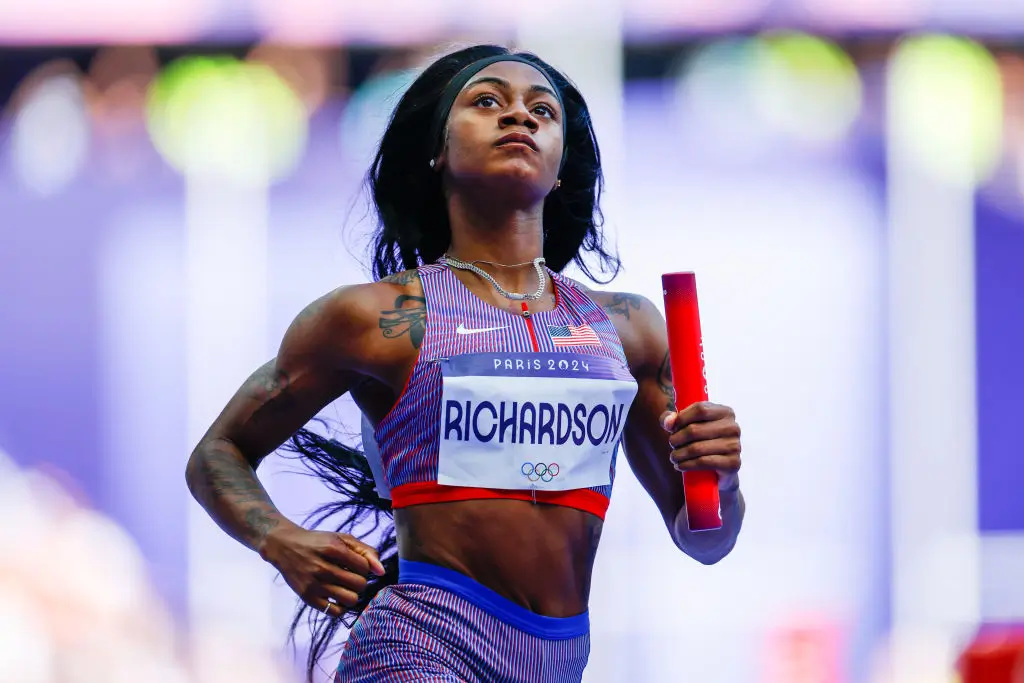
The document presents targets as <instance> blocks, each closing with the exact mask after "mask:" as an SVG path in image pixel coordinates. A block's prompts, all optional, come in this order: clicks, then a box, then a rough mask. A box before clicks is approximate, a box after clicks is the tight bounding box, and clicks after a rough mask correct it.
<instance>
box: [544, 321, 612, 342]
mask: <svg viewBox="0 0 1024 683" xmlns="http://www.w3.org/2000/svg"><path fill="white" fill-rule="evenodd" d="M548 334H549V335H551V342H552V343H553V344H554V345H555V347H564V346H600V345H601V340H600V339H598V338H597V332H594V328H592V327H591V326H590V325H548Z"/></svg>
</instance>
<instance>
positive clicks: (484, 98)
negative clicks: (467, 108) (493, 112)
mask: <svg viewBox="0 0 1024 683" xmlns="http://www.w3.org/2000/svg"><path fill="white" fill-rule="evenodd" d="M473 104H474V106H477V107H486V108H487V109H490V108H491V106H493V105H496V104H498V98H496V97H495V96H494V95H481V96H480V97H478V98H476V99H475V100H474V101H473Z"/></svg>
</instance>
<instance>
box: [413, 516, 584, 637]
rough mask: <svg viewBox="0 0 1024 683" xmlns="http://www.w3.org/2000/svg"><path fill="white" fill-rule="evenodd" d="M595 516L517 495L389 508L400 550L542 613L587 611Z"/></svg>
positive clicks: (552, 614)
mask: <svg viewBox="0 0 1024 683" xmlns="http://www.w3.org/2000/svg"><path fill="white" fill-rule="evenodd" d="M602 524H603V522H602V520H601V519H600V518H599V517H597V516H595V515H593V514H591V513H589V512H584V511H582V510H577V509H574V508H570V507H564V506H560V505H544V504H535V503H532V502H527V501H521V500H500V499H497V500H494V499H492V500H463V501H457V502H445V503H430V504H426V505H415V506H412V507H406V508H401V509H399V510H395V525H396V528H397V532H398V549H399V555H400V556H401V557H402V558H403V559H406V560H414V561H417V562H428V563H431V564H435V565H440V566H442V567H447V568H448V569H453V570H455V571H457V572H460V573H462V574H464V575H466V576H468V577H470V578H471V579H473V580H474V581H476V582H477V583H480V584H481V585H483V586H485V587H487V588H489V589H491V590H492V591H494V592H495V593H497V594H499V595H501V596H502V597H504V598H506V599H508V600H511V601H512V602H514V603H516V604H517V605H520V606H521V607H525V608H526V609H528V610H530V611H532V612H535V613H537V614H541V615H544V616H547V617H571V616H575V615H577V614H580V613H582V612H584V611H586V609H587V602H588V599H589V596H590V578H591V572H592V569H593V566H594V557H595V555H596V553H597V545H598V541H599V539H600V536H601V527H602Z"/></svg>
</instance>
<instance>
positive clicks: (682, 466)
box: [675, 455, 740, 473]
mask: <svg viewBox="0 0 1024 683" xmlns="http://www.w3.org/2000/svg"><path fill="white" fill-rule="evenodd" d="M675 468H676V469H677V470H678V471H680V472H689V471H691V470H717V471H718V472H723V473H731V472H736V471H738V470H739V468H740V456H738V455H705V456H704V457H702V458H694V459H691V460H683V461H682V462H678V463H676V464H675Z"/></svg>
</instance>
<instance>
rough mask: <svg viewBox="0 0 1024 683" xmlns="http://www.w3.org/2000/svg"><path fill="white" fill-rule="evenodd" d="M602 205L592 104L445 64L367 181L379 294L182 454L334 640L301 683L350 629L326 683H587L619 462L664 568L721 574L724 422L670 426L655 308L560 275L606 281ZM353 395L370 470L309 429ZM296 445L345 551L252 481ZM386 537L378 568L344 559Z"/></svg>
mask: <svg viewBox="0 0 1024 683" xmlns="http://www.w3.org/2000/svg"><path fill="white" fill-rule="evenodd" d="M600 182H601V168H600V157H599V154H598V148H597V143H596V142H595V140H594V134H593V130H592V127H591V121H590V116H589V113H588V110H587V107H586V104H585V103H584V101H583V98H582V96H581V95H580V93H579V92H578V90H577V89H576V88H575V87H574V86H573V85H572V84H571V83H570V82H569V81H568V80H566V78H565V77H564V76H563V75H562V74H560V73H559V72H558V71H556V70H555V69H553V68H552V67H551V66H549V65H548V64H546V63H544V62H543V61H541V60H540V59H538V58H537V57H535V56H533V55H529V54H512V53H510V52H509V51H507V50H506V49H504V48H500V47H494V46H479V47H474V48H470V49H466V50H462V51H460V52H455V53H453V54H450V55H447V56H445V57H443V58H441V59H439V60H438V61H437V62H435V63H434V64H432V65H431V66H430V67H429V68H427V69H426V70H425V71H424V72H423V73H422V75H420V76H419V78H418V79H417V80H416V81H415V82H414V83H413V84H412V86H411V87H410V88H409V89H408V91H407V92H406V93H405V95H404V96H403V97H402V99H401V101H400V102H399V104H398V106H397V108H396V110H395V112H394V116H393V118H392V120H391V122H390V124H389V126H388V128H387V131H386V133H385V134H384V137H383V139H382V141H381V144H380V149H379V151H378V153H377V155H376V159H375V160H374V163H373V166H372V168H371V170H370V174H369V184H370V187H371V189H372V195H373V199H374V202H375V205H376V209H377V212H378V214H379V219H380V227H379V231H378V233H377V235H376V243H375V259H374V264H373V265H374V274H375V276H376V277H377V278H379V280H378V281H377V282H374V283H371V284H364V285H358V286H352V287H343V288H340V289H338V290H336V291H333V292H331V293H329V294H327V295H325V296H324V297H323V298H321V299H320V300H318V301H316V302H315V303H313V304H311V305H310V306H309V307H308V308H307V309H306V310H305V311H303V312H302V313H301V314H300V315H299V316H298V317H297V318H296V319H295V321H294V322H293V324H292V325H291V327H290V328H289V329H288V331H287V333H286V334H285V337H284V340H283V342H282V344H281V347H280V350H279V352H278V354H277V357H276V358H274V359H273V360H271V361H270V362H269V363H267V364H266V365H265V366H264V367H262V368H260V369H259V370H257V371H256V373H255V374H254V375H253V376H252V377H251V378H250V379H249V380H248V381H247V382H246V383H245V384H244V386H242V388H241V389H240V390H239V391H238V393H237V394H236V395H235V396H234V397H233V398H232V399H231V401H230V403H228V405H227V407H226V408H225V409H224V411H223V413H222V414H221V415H220V416H219V417H218V418H217V420H216V421H215V422H214V423H213V425H212V426H211V427H210V430H209V432H208V433H207V434H206V435H205V436H204V437H203V439H202V440H201V442H200V443H199V444H198V446H197V447H196V449H195V451H194V452H193V453H192V456H191V458H190V460H189V463H188V468H187V480H188V484H189V488H190V489H191V491H192V493H193V495H194V496H195V497H196V499H197V500H198V501H199V502H200V503H201V504H202V505H203V506H204V507H205V509H206V510H207V511H208V512H209V514H210V515H211V516H212V517H213V519H214V520H216V522H217V523H218V524H219V525H220V526H221V528H223V529H224V531H226V532H227V533H228V534H230V535H231V536H233V537H234V538H236V539H237V540H238V541H240V542H241V543H244V544H245V545H246V546H248V547H249V548H252V549H253V550H255V551H257V552H258V553H259V555H260V557H262V558H263V559H264V560H265V561H267V562H269V563H270V564H272V565H273V566H274V567H275V568H277V569H278V570H279V571H280V573H281V575H282V576H283V577H284V579H285V581H286V582H287V583H288V585H289V586H291V588H292V589H294V590H295V592H296V593H297V594H298V595H299V596H300V597H301V598H302V600H303V601H304V602H305V604H306V605H308V606H309V607H312V608H313V609H316V610H318V611H319V612H322V613H323V614H324V615H326V617H324V618H322V619H318V620H316V622H317V628H318V629H319V632H318V633H317V637H316V639H315V641H314V648H313V652H311V654H310V661H309V675H310V677H311V678H312V676H313V670H314V666H315V665H316V660H317V658H318V657H319V656H320V654H322V653H323V651H324V647H325V646H326V645H327V644H328V641H329V639H330V636H331V635H333V633H334V631H335V630H336V629H337V628H338V625H339V622H342V623H344V624H345V625H351V626H352V630H351V632H350V634H349V637H348V640H347V641H346V643H345V645H344V648H343V649H342V654H341V662H340V664H339V667H338V672H337V680H338V681H341V682H344V683H350V682H351V683H355V682H365V683H387V682H390V681H415V682H417V683H458V682H474V683H476V682H479V683H492V682H494V681H502V682H506V683H509V682H522V683H544V682H551V683H564V682H566V681H579V680H580V678H581V676H582V673H583V668H584V666H585V665H586V662H587V656H588V652H589V645H590V640H589V622H588V613H587V600H588V596H589V592H590V580H591V572H592V569H593V563H594V557H595V553H596V551H597V544H598V539H599V538H600V536H601V525H602V520H603V518H604V514H605V510H606V509H607V507H608V499H609V496H610V495H611V490H612V479H613V476H614V473H615V456H616V452H617V450H618V444H619V442H620V441H622V440H624V441H625V447H626V448H625V450H626V456H627V458H628V460H629V464H630V466H631V467H632V469H633V471H634V472H635V473H636V475H637V477H638V478H639V480H640V482H641V483H642V484H643V486H644V488H645V489H646V490H647V492H648V493H649V494H650V496H651V498H652V499H653V500H654V502H655V504H656V505H657V507H658V510H659V511H660V512H661V516H662V518H663V519H664V522H665V525H666V527H667V528H668V532H669V534H670V535H671V537H672V540H673V541H674V542H675V544H676V545H677V546H678V547H679V549H680V550H681V551H682V552H684V553H686V554H687V555H689V556H691V557H693V558H695V559H696V560H698V561H700V562H703V563H707V564H710V563H714V562H717V561H718V560H720V559H721V558H722V557H724V556H725V555H726V554H728V553H729V552H730V550H731V549H732V547H733V545H734V543H735V542H736V537H737V534H738V533H739V530H740V525H741V523H742V520H743V514H744V503H743V497H742V495H741V494H740V492H739V481H738V478H737V471H738V470H739V467H740V441H739V436H740V429H739V427H738V426H737V423H736V421H735V418H734V414H733V411H732V410H730V409H729V408H727V407H724V406H721V405H715V404H712V403H699V404H694V405H691V406H684V407H683V409H682V410H680V411H678V412H676V409H675V407H674V405H673V393H672V388H671V383H670V381H669V376H670V374H669V370H668V355H667V341H666V331H665V323H664V320H663V319H662V317H661V315H660V313H659V312H658V311H657V309H656V308H655V307H654V305H652V304H651V303H650V302H649V301H647V300H645V299H643V298H641V297H639V296H635V295H630V294H615V293H609V292H598V291H590V290H588V289H586V288H584V287H583V286H582V285H580V284H578V283H577V282H574V281H572V280H570V279H568V278H566V277H563V276H561V275H559V272H560V271H561V270H562V269H563V268H564V267H565V266H566V265H567V264H568V263H569V262H570V261H575V262H577V263H578V264H580V266H581V267H582V268H583V270H584V272H586V273H587V274H588V275H590V274H591V273H590V271H589V270H588V269H587V265H586V264H585V263H584V257H585V256H586V255H587V254H593V255H595V256H596V257H597V258H598V260H599V261H600V263H601V265H602V267H610V268H611V270H612V272H613V273H614V272H615V271H617V269H618V262H617V260H616V259H615V258H614V257H613V256H611V255H609V254H608V253H607V252H606V251H605V250H604V248H603V246H602V239H601V232H600V230H599V222H598V217H599V215H600V214H599V211H598V208H597V199H598V195H599V192H600ZM665 247H666V248H667V249H682V248H683V247H682V244H681V241H680V240H679V239H678V238H674V237H673V236H671V235H666V239H665ZM345 392H349V393H351V395H352V397H353V399H354V400H355V402H356V404H357V405H358V406H359V408H360V410H361V411H362V413H363V415H364V416H365V419H366V421H367V422H368V423H369V424H370V425H371V428H369V429H366V430H365V431H364V434H365V437H364V449H365V450H366V455H364V454H362V453H360V452H358V451H355V450H352V449H348V448H346V447H345V446H343V445H342V444H340V443H338V442H336V441H333V440H328V439H324V438H322V437H320V436H318V435H316V434H314V433H313V432H310V431H306V430H304V429H301V428H302V427H303V425H305V424H306V423H307V422H308V421H309V420H310V419H311V418H313V417H314V416H315V415H316V414H317V413H318V412H319V411H320V410H321V409H322V408H323V407H324V406H326V405H327V404H329V403H330V402H331V401H334V400H335V399H336V398H338V397H339V396H341V395H342V394H344V393H345ZM371 434H372V436H371ZM290 437H291V441H290V443H291V449H292V450H293V451H297V452H298V453H299V454H300V456H301V457H302V458H303V459H304V460H305V461H306V462H308V463H309V464H311V465H312V467H313V468H314V470H316V471H317V472H318V473H319V474H320V475H321V476H322V477H323V478H324V479H325V481H326V482H327V483H328V484H329V485H330V486H332V487H333V488H334V490H335V491H336V492H338V493H339V497H340V498H341V500H339V502H338V503H337V504H335V505H333V506H329V508H330V509H329V510H328V512H331V511H334V512H339V511H340V512H342V513H344V516H345V519H344V522H343V523H342V524H341V525H340V526H339V527H338V531H337V532H329V531H314V530H307V529H304V528H302V527H301V526H298V525H297V524H295V523H293V522H292V521H290V520H288V519H286V518H285V517H284V516H283V515H281V513H280V512H279V511H278V510H277V509H276V508H275V507H274V504H273V503H272V502H271V500H270V498H269V497H268V496H267V494H266V491H265V490H264V489H263V487H262V486H261V485H260V482H259V480H258V479H257V477H256V474H255V469H256V467H257V466H258V465H259V463H260V461H261V460H262V459H263V458H264V457H265V456H267V455H268V454H269V453H271V452H272V451H274V450H275V449H277V448H278V447H279V446H281V444H282V443H284V442H285V441H288V440H289V438H290ZM708 468H710V469H714V470H717V471H718V472H719V475H720V477H719V481H720V484H719V486H720V489H721V501H722V516H723V518H724V525H723V526H722V528H721V529H720V530H715V531H709V532H701V533H691V532H690V531H689V530H688V528H687V524H686V511H685V501H684V500H683V489H682V484H681V476H680V472H684V471H686V470H690V469H708ZM392 514H393V517H394V530H393V531H392V530H391V529H388V531H387V532H385V534H384V536H383V539H382V540H381V541H380V543H379V544H378V547H377V548H374V547H372V546H371V545H368V544H366V543H364V542H362V541H361V540H360V539H359V538H357V537H356V535H358V531H360V530H363V531H365V530H366V529H367V528H368V527H367V526H366V523H367V522H368V519H369V518H370V517H374V516H380V515H392ZM320 521H322V520H320ZM357 524H359V525H360V526H359V528H358V529H357V528H356V526H357ZM343 531H347V532H351V534H355V535H350V533H342V532H343ZM396 535H397V548H396ZM362 538H368V537H367V536H365V535H363V536H362ZM382 560H383V562H382ZM303 609H305V607H303V608H302V609H300V615H301V614H302V610H303ZM356 617H358V618H356ZM296 620H298V617H296ZM353 621H354V624H353ZM293 628H294V627H293Z"/></svg>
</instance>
